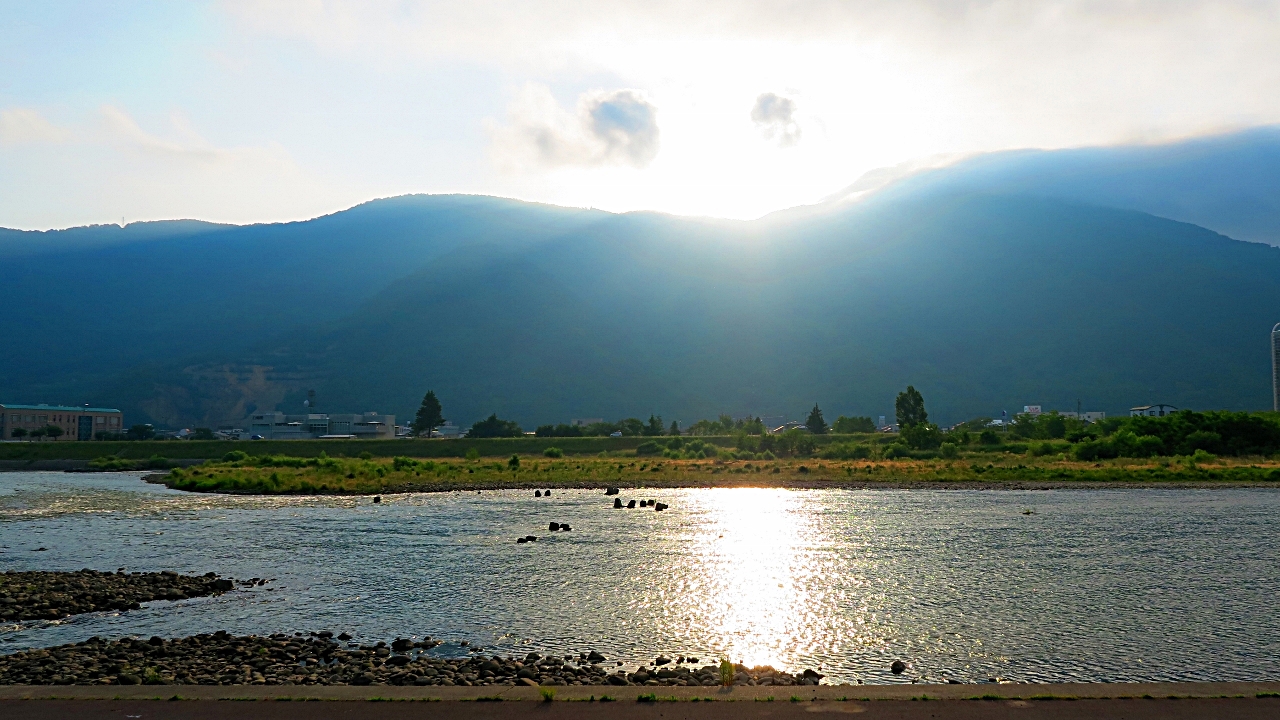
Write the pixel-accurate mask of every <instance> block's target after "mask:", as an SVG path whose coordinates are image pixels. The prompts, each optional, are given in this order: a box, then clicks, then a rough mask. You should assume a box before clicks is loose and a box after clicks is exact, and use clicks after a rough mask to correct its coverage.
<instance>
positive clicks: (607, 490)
mask: <svg viewBox="0 0 1280 720" xmlns="http://www.w3.org/2000/svg"><path fill="white" fill-rule="evenodd" d="M604 494H605V495H617V494H618V488H613V487H611V488H605V490H604Z"/></svg>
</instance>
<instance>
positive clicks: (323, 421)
mask: <svg viewBox="0 0 1280 720" xmlns="http://www.w3.org/2000/svg"><path fill="white" fill-rule="evenodd" d="M246 426H247V427H248V433H249V436H250V437H252V436H254V435H259V436H261V437H262V438H264V439H267V440H316V439H320V438H332V439H337V438H352V439H369V440H390V439H393V438H394V437H395V432H396V416H395V415H380V414H378V413H376V412H367V413H362V414H360V415H329V414H326V413H310V414H307V415H285V414H284V413H282V412H278V411H272V412H265V413H257V414H255V415H252V416H250V418H249V421H248V422H247V423H246Z"/></svg>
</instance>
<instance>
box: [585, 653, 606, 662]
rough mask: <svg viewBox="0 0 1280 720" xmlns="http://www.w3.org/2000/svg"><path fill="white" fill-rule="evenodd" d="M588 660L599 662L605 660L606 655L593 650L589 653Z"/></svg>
mask: <svg viewBox="0 0 1280 720" xmlns="http://www.w3.org/2000/svg"><path fill="white" fill-rule="evenodd" d="M587 660H588V661H589V662H593V663H598V662H604V660H605V657H604V655H601V654H600V653H599V652H597V651H595V650H592V651H591V652H589V653H587Z"/></svg>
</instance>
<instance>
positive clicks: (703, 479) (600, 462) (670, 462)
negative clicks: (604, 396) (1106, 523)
mask: <svg viewBox="0 0 1280 720" xmlns="http://www.w3.org/2000/svg"><path fill="white" fill-rule="evenodd" d="M150 479H151V480H152V481H154V482H160V483H163V484H165V485H167V486H168V487H171V488H174V489H178V490H187V491H194V492H221V493H239V494H373V493H402V492H441V491H451V490H496V489H506V488H527V489H531V490H532V489H535V488H605V487H611V486H628V487H637V486H644V487H793V488H861V487H917V486H944V487H1009V488H1020V487H1076V486H1085V487H1088V486H1098V485H1103V486H1134V485H1142V484H1157V485H1163V484H1194V485H1205V486H1218V485H1251V484H1267V485H1271V484H1275V485H1277V486H1280V463H1277V462H1276V461H1273V460H1269V459H1265V458H1230V459H1216V460H1213V461H1211V462H1204V463H1197V462H1194V461H1191V460H1169V459H1156V460H1134V459H1118V460H1108V461H1100V462H1094V463H1087V462H1079V461H1071V460H1066V459H1054V458H1045V457H1041V458H1029V457H1024V456H1010V455H1008V454H1000V453H988V454H974V455H971V456H969V457H966V458H963V459H958V460H880V461H873V460H829V459H822V458H788V459H773V460H745V459H728V458H725V457H716V458H715V459H685V458H669V457H636V456H634V455H631V456H629V457H628V456H624V457H597V456H589V457H578V458H570V457H560V458H549V457H543V456H525V457H520V456H513V459H510V458H509V459H508V460H507V461H505V462H495V461H492V460H488V459H485V460H482V459H478V458H477V459H472V460H466V459H456V460H432V459H427V460H418V459H412V458H406V457H397V458H392V459H389V460H388V459H380V458H372V457H366V458H330V457H325V456H321V457H315V458H298V457H291V456H258V457H253V456H248V455H244V454H243V453H231V454H228V456H227V459H225V460H223V461H220V462H207V463H205V464H203V465H199V466H196V467H191V468H186V469H175V470H173V471H171V472H169V473H166V474H159V475H153V476H151V477H150Z"/></svg>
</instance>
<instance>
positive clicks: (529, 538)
mask: <svg viewBox="0 0 1280 720" xmlns="http://www.w3.org/2000/svg"><path fill="white" fill-rule="evenodd" d="M524 539H525V540H526V541H528V542H537V541H538V536H537V535H525V536H524Z"/></svg>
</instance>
